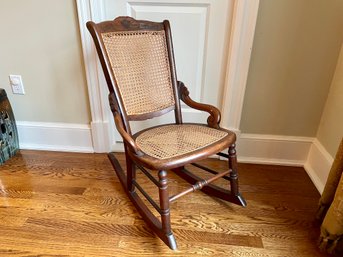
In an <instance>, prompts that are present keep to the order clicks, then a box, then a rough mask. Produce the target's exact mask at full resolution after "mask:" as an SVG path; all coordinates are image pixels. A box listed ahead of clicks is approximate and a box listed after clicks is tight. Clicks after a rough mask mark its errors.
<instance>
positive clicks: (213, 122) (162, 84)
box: [87, 17, 246, 249]
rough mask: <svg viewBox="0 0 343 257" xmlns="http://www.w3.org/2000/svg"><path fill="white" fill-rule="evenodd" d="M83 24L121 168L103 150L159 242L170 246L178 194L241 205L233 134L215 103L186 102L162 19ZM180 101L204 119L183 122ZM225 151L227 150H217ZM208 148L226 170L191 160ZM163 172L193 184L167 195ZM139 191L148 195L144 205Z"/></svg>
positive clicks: (166, 25) (206, 152) (173, 245)
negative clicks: (141, 125) (153, 192)
mask: <svg viewBox="0 0 343 257" xmlns="http://www.w3.org/2000/svg"><path fill="white" fill-rule="evenodd" d="M87 28H88V29H89V31H90V33H91V35H92V37H93V40H94V43H95V46H96V49H97V52H98V55H99V59H100V62H101V65H102V68H103V71H104V75H105V78H106V82H107V86H108V89H109V104H110V108H111V111H112V113H113V117H114V121H115V125H116V128H117V130H118V132H119V133H120V135H121V136H122V137H123V142H124V148H125V157H126V171H124V170H123V168H122V167H121V166H120V164H119V162H118V160H117V159H116V157H115V153H109V159H110V161H111V163H112V165H113V167H114V169H115V171H116V173H117V176H118V178H119V180H120V182H121V184H122V186H123V187H124V189H125V192H126V193H127V195H128V197H129V198H130V200H131V201H132V202H133V204H134V206H135V207H136V209H137V211H138V212H139V213H140V215H141V216H142V218H143V219H144V221H145V222H146V224H147V225H148V226H149V227H150V228H151V229H152V230H153V231H154V232H155V233H156V234H157V235H158V236H159V237H160V238H161V240H163V242H164V243H165V244H167V245H168V246H169V247H170V248H171V249H176V248H177V246H176V240H175V237H174V235H173V232H172V229H171V220H170V219H171V215H170V205H171V203H173V202H174V201H176V200H177V199H178V198H180V197H182V196H184V195H186V194H188V193H190V192H193V191H195V190H202V191H203V192H204V193H206V194H208V195H211V196H213V197H217V198H220V199H222V200H224V201H228V202H231V203H234V204H238V205H242V206H245V205H246V203H245V200H244V199H243V197H242V196H241V194H240V193H239V190H238V174H237V158H236V150H235V141H236V135H235V133H234V132H232V131H229V130H225V129H223V128H220V126H219V123H220V111H219V110H218V109H217V108H216V107H214V106H211V105H207V104H202V103H197V102H195V101H193V100H192V99H191V98H190V96H189V92H188V90H187V87H186V86H185V85H184V84H183V83H182V82H181V81H178V80H177V77H176V69H175V61H174V55H173V45H172V38H171V30H170V25H169V22H168V21H166V20H165V21H163V22H161V23H158V22H150V21H141V20H135V19H133V18H130V17H118V18H116V19H115V20H113V21H105V22H101V23H97V24H96V23H94V22H87ZM180 100H181V101H183V102H184V103H185V104H186V105H188V106H189V107H191V108H194V109H197V110H200V111H205V112H208V113H209V117H208V119H207V124H187V123H183V121H182V112H181V103H180ZM171 111H172V112H174V116H175V123H173V124H164V125H159V126H156V127H152V128H148V129H146V130H143V131H140V132H138V133H136V134H132V132H131V127H130V122H131V121H140V120H146V119H152V118H155V117H158V116H161V115H164V114H166V113H168V112H171ZM225 149H228V154H226V153H223V152H222V151H223V150H225ZM213 154H217V155H219V156H221V157H226V158H227V159H228V169H227V170H226V171H224V172H218V171H215V170H212V169H211V168H209V167H204V166H202V165H200V164H199V163H196V161H198V160H201V159H204V158H207V157H209V156H211V155H213ZM185 165H194V166H196V167H198V168H201V169H203V170H205V171H207V172H209V173H211V174H212V175H213V176H212V177H210V178H208V179H202V178H201V177H199V176H197V175H196V174H193V173H192V172H190V171H189V170H188V169H187V168H186V166H185ZM137 171H141V172H142V173H144V174H145V175H146V176H147V177H148V178H149V179H150V180H151V181H152V182H153V183H154V184H155V185H156V186H157V188H158V197H159V202H158V203H157V202H155V201H154V200H153V198H152V197H150V196H149V194H148V193H147V192H146V191H145V190H144V188H143V187H142V186H141V185H140V183H139V181H138V179H137V178H136V172H137ZM156 171H157V176H156ZM168 172H174V173H175V174H177V175H178V176H180V177H181V178H182V179H184V180H186V181H187V182H189V183H190V184H192V185H191V186H190V187H189V188H188V189H186V190H184V191H182V192H180V193H177V194H176V195H172V196H170V195H169V192H168ZM220 178H223V179H225V180H227V181H229V185H230V186H229V189H225V188H221V187H218V186H216V185H213V184H211V183H212V182H213V181H215V180H217V179H220ZM137 191H139V192H140V194H138V193H137ZM141 195H142V196H143V197H145V198H146V199H147V200H148V202H149V204H150V205H149V206H148V205H146V204H145V203H144V201H143V200H142V197H141ZM151 208H155V210H156V211H157V212H158V213H159V215H158V216H156V215H155V214H154V212H153V211H151Z"/></svg>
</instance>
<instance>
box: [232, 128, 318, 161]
mask: <svg viewBox="0 0 343 257" xmlns="http://www.w3.org/2000/svg"><path fill="white" fill-rule="evenodd" d="M313 140H314V138H311V137H294V136H277V135H261V134H244V133H242V134H241V135H240V137H239V138H238V140H237V153H238V155H237V156H238V161H239V162H242V163H256V164H275V165H289V166H303V165H304V164H305V162H306V160H307V155H308V152H309V150H310V147H311V145H312V142H313Z"/></svg>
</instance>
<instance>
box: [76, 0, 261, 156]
mask: <svg viewBox="0 0 343 257" xmlns="http://www.w3.org/2000/svg"><path fill="white" fill-rule="evenodd" d="M76 5H77V13H78V18H79V28H80V35H81V44H82V51H83V58H84V65H85V73H86V82H87V88H88V95H89V102H90V109H91V117H92V121H91V132H92V140H93V148H94V152H99V153H100V152H108V151H109V150H110V148H111V142H113V141H114V140H115V139H114V138H112V137H113V136H112V134H113V133H110V131H111V129H113V125H112V124H113V120H112V117H109V115H108V112H107V110H108V100H107V99H108V96H107V91H106V90H107V89H106V87H103V86H102V87H101V85H104V84H106V82H105V81H104V78H103V76H102V75H101V74H102V69H101V66H100V63H99V61H98V57H97V54H96V51H95V47H94V45H93V42H92V39H91V36H90V34H89V32H88V30H87V28H86V22H87V21H89V20H92V21H94V22H99V21H101V20H103V19H104V18H105V11H104V6H105V5H104V0H76ZM258 7H259V0H234V10H233V17H232V23H231V24H232V25H231V32H230V37H229V42H230V43H229V46H228V56H227V68H226V76H225V82H224V89H223V99H222V108H221V112H222V121H221V126H222V127H223V128H227V129H230V130H233V131H235V132H236V133H237V135H238V138H239V135H240V130H239V126H240V121H241V114H242V109H243V101H244V93H245V88H246V81H247V77H248V71H249V64H250V56H251V51H252V45H253V40H254V32H255V26H256V19H257V13H258ZM114 150H116V151H121V150H123V148H122V145H119V144H118V147H116V149H114Z"/></svg>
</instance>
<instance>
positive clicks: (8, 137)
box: [0, 89, 19, 164]
mask: <svg viewBox="0 0 343 257" xmlns="http://www.w3.org/2000/svg"><path fill="white" fill-rule="evenodd" d="M18 150H19V140H18V130H17V126H16V122H15V118H14V114H13V111H12V107H11V104H10V102H9V100H8V98H7V94H6V91H5V90H4V89H0V164H2V163H4V162H5V161H6V160H8V159H10V158H11V157H12V156H14V155H15V154H16V153H17V152H18Z"/></svg>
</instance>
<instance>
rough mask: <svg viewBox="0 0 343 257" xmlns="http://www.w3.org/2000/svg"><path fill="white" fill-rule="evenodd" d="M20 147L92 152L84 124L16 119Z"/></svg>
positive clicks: (87, 131) (90, 138)
mask: <svg viewBox="0 0 343 257" xmlns="http://www.w3.org/2000/svg"><path fill="white" fill-rule="evenodd" d="M16 123H17V128H18V134H19V147H20V149H30V150H47V151H64V152H83V153H93V152H94V149H93V144H92V136H91V129H90V126H89V125H86V124H70V123H48V122H31V121H30V122H28V121H17V122H16Z"/></svg>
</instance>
